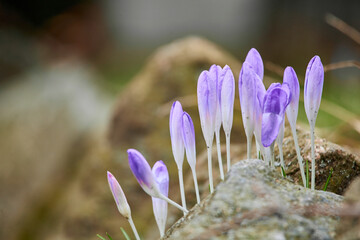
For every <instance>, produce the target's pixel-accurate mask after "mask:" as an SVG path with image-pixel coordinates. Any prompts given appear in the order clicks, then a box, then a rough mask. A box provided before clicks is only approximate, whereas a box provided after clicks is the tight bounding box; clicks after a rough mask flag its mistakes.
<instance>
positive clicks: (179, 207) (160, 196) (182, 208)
mask: <svg viewBox="0 0 360 240" xmlns="http://www.w3.org/2000/svg"><path fill="white" fill-rule="evenodd" d="M158 198H160V199H162V200H165V201H166V202H168V203H169V204H171V205H173V206H174V207H176V208H178V209H179V210H181V211H183V212H184V215H185V214H186V213H188V212H189V211H188V210H187V209H186V208H184V207H182V206H180V205H179V204H177V203H176V202H174V201H173V200H171V199H170V198H168V197H166V196H164V195H163V194H161V195H159V197H158Z"/></svg>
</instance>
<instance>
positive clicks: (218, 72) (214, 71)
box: [209, 64, 224, 131]
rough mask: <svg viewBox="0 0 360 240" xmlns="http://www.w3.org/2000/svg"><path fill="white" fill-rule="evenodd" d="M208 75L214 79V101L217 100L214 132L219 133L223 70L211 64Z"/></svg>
mask: <svg viewBox="0 0 360 240" xmlns="http://www.w3.org/2000/svg"><path fill="white" fill-rule="evenodd" d="M209 72H210V74H211V75H212V76H213V77H214V79H215V81H216V99H217V106H216V117H215V131H219V130H220V127H221V108H220V107H221V106H220V102H221V99H220V97H221V93H220V89H221V84H222V81H223V78H224V72H223V69H222V68H221V67H220V66H219V65H215V64H213V65H212V66H211V67H210V69H209Z"/></svg>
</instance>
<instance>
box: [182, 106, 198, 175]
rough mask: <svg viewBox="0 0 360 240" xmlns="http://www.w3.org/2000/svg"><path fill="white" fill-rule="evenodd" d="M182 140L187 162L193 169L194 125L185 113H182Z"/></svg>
mask: <svg viewBox="0 0 360 240" xmlns="http://www.w3.org/2000/svg"><path fill="white" fill-rule="evenodd" d="M182 124H183V125H182V129H183V140H184V145H185V150H186V156H187V161H188V163H189V165H190V167H191V169H195V165H196V146H195V130H194V124H193V121H192V120H191V117H190V115H189V114H188V113H187V112H184V113H183V122H182Z"/></svg>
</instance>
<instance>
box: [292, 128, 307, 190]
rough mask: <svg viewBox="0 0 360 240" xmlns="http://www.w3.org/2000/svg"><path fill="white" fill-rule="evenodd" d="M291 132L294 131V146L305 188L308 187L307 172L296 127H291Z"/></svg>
mask: <svg viewBox="0 0 360 240" xmlns="http://www.w3.org/2000/svg"><path fill="white" fill-rule="evenodd" d="M291 131H292V134H293V138H294V144H295V149H296V155H297V159H298V163H299V168H300V174H301V179H302V181H303V185H304V187H306V177H305V171H304V161H303V158H302V157H301V153H300V147H299V143H298V139H297V134H296V127H291Z"/></svg>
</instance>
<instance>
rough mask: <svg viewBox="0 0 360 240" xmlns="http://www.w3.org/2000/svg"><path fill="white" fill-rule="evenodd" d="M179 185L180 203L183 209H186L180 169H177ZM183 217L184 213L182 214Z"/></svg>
mask: <svg viewBox="0 0 360 240" xmlns="http://www.w3.org/2000/svg"><path fill="white" fill-rule="evenodd" d="M179 185H180V194H181V203H182V206H183V208H185V209H186V199H185V190H184V179H183V172H182V168H179ZM184 215H185V213H184Z"/></svg>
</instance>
